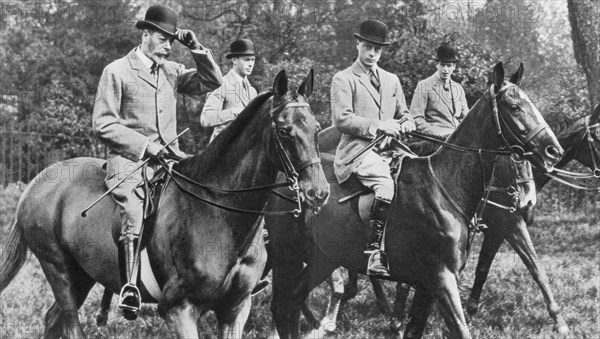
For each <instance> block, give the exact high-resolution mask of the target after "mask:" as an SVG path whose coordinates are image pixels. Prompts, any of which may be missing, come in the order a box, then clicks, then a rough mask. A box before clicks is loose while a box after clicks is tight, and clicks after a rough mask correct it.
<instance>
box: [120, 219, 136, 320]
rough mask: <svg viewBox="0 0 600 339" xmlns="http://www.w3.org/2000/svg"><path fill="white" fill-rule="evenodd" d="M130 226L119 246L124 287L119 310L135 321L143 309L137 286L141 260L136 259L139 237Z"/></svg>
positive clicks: (126, 317) (128, 318) (122, 234)
mask: <svg viewBox="0 0 600 339" xmlns="http://www.w3.org/2000/svg"><path fill="white" fill-rule="evenodd" d="M128 226H129V225H126V226H125V230H124V231H123V232H122V233H121V237H120V238H119V246H118V247H119V271H120V273H121V283H122V285H123V287H122V288H121V293H120V294H119V308H120V309H121V310H123V317H125V319H127V320H135V319H137V314H138V311H139V310H140V307H141V302H140V290H139V289H138V288H137V286H136V282H137V275H138V273H139V268H138V267H137V266H138V265H139V259H138V258H136V257H135V253H136V251H137V247H138V245H139V244H138V240H139V235H137V234H133V233H131V227H128Z"/></svg>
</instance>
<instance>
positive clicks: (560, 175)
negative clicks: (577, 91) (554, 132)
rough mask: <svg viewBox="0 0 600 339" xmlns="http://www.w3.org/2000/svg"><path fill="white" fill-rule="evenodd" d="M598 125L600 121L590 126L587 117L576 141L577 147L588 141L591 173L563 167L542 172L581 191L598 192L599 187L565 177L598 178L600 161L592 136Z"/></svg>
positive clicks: (599, 175)
mask: <svg viewBox="0 0 600 339" xmlns="http://www.w3.org/2000/svg"><path fill="white" fill-rule="evenodd" d="M598 127H600V123H596V124H594V125H592V126H590V125H589V121H588V119H586V120H585V133H584V134H583V135H582V137H581V139H580V140H579V142H578V143H577V148H576V149H579V148H580V147H581V144H582V143H583V141H584V140H585V141H587V143H588V148H589V151H590V158H591V159H592V164H593V166H594V169H593V170H592V172H591V173H578V172H571V171H567V170H563V169H559V168H554V171H553V172H554V173H553V174H551V173H544V175H546V176H547V177H549V178H550V179H554V180H556V181H558V182H560V183H562V184H564V185H567V186H570V187H573V188H575V189H578V190H583V191H597V192H600V187H592V186H582V185H578V184H575V183H572V182H569V181H568V180H567V179H573V180H578V179H592V178H596V179H598V178H600V166H599V165H598V163H599V162H600V159H598V156H597V154H598V148H597V147H596V143H595V142H594V138H593V137H592V131H591V130H592V129H595V128H598Z"/></svg>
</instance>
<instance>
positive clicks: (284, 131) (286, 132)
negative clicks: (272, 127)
mask: <svg viewBox="0 0 600 339" xmlns="http://www.w3.org/2000/svg"><path fill="white" fill-rule="evenodd" d="M291 132H292V128H291V127H282V128H278V129H277V134H279V136H280V137H282V138H289V137H290V133H291Z"/></svg>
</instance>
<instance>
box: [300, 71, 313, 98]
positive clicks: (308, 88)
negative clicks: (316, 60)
mask: <svg viewBox="0 0 600 339" xmlns="http://www.w3.org/2000/svg"><path fill="white" fill-rule="evenodd" d="M313 81H314V72H313V69H312V68H311V69H310V71H308V74H307V75H306V78H304V81H302V84H301V85H300V87H298V94H300V95H302V96H304V97H306V98H310V96H311V95H312V92H313Z"/></svg>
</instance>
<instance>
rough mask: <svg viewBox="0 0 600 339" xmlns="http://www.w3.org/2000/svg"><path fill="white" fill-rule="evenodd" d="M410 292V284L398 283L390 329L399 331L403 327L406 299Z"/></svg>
mask: <svg viewBox="0 0 600 339" xmlns="http://www.w3.org/2000/svg"><path fill="white" fill-rule="evenodd" d="M409 293H410V286H409V285H407V284H401V283H398V284H397V285H396V299H395V300H394V311H393V312H392V316H391V317H390V330H392V332H395V333H398V332H399V331H400V328H401V327H402V321H404V318H405V317H406V314H405V312H404V310H405V309H406V301H407V300H408V294H409Z"/></svg>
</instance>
